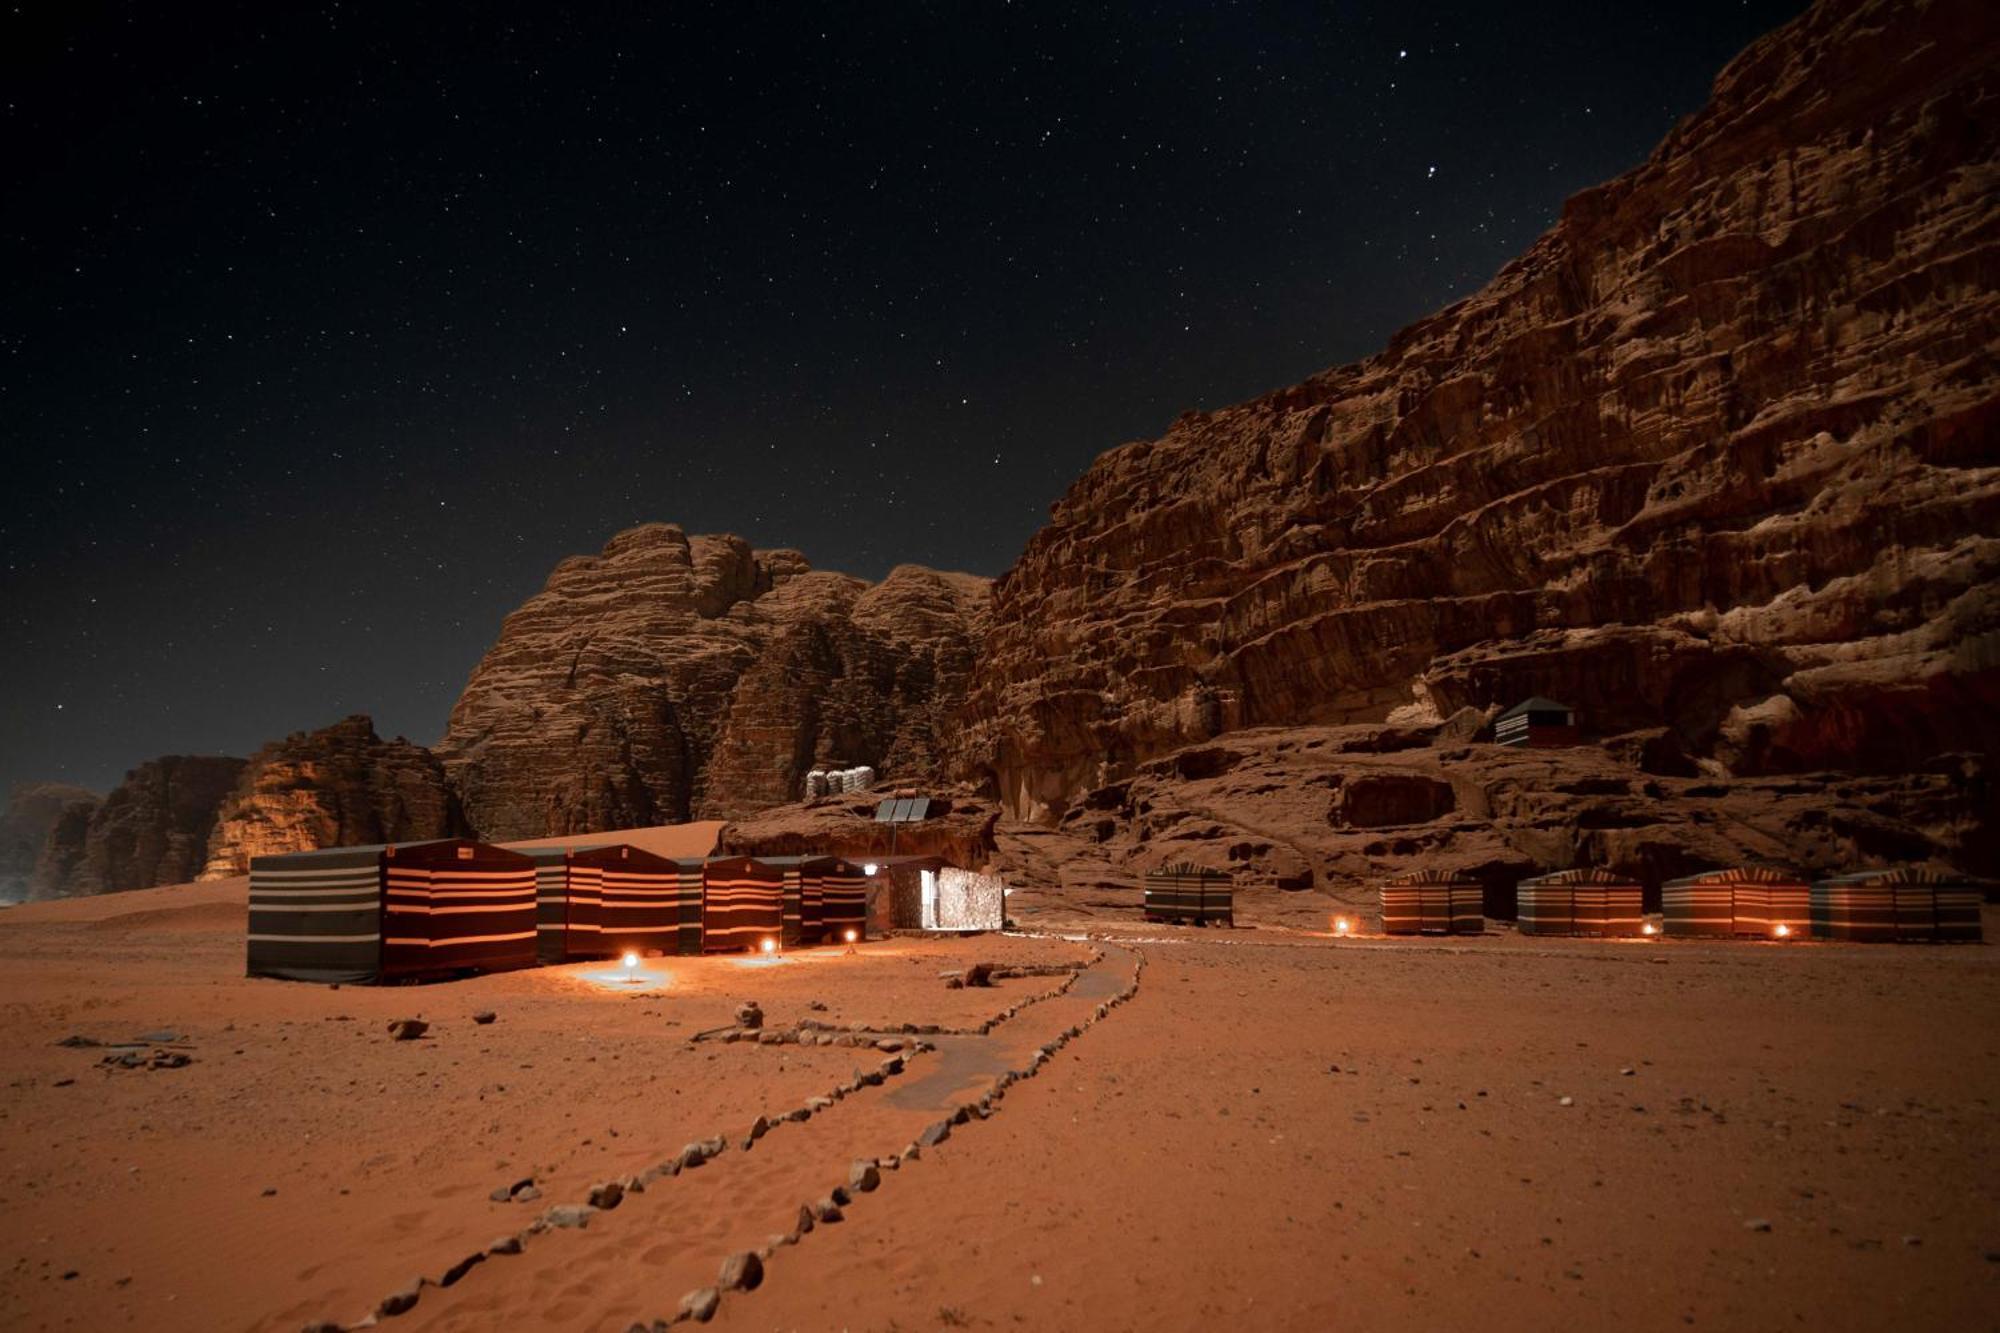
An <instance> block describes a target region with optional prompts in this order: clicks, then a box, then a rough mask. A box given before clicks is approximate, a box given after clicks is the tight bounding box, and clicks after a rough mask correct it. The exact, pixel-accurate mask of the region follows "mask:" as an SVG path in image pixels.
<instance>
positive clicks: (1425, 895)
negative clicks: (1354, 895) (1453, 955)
mask: <svg viewBox="0 0 2000 1333" xmlns="http://www.w3.org/2000/svg"><path fill="white" fill-rule="evenodd" d="M1485 929H1486V908H1485V890H1484V888H1483V887H1482V886H1481V885H1480V883H1479V881H1478V880H1476V879H1469V878H1467V877H1466V876H1464V875H1455V874H1452V873H1450V872H1448V871H1440V870H1412V871H1410V872H1409V873H1408V874H1403V875H1397V876H1396V877H1395V878H1393V879H1388V880H1384V881H1383V883H1382V930H1383V932H1384V933H1386V934H1390V935H1417V934H1427V935H1477V934H1480V933H1481V932H1483V931H1484V930H1485Z"/></svg>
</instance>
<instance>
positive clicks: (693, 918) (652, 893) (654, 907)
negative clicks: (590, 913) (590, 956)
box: [569, 845, 701, 958]
mask: <svg viewBox="0 0 2000 1333" xmlns="http://www.w3.org/2000/svg"><path fill="white" fill-rule="evenodd" d="M569 873H570V882H571V884H572V886H575V885H578V884H581V885H582V886H583V887H584V888H585V890H586V892H588V891H589V890H591V889H593V888H594V889H595V891H596V894H597V897H598V904H597V930H596V934H597V937H598V938H597V941H596V944H595V946H594V947H595V948H596V950H597V956H598V957H601V958H616V957H618V956H620V955H622V954H625V953H640V954H644V953H652V952H657V953H700V952H701V929H700V927H701V882H700V880H699V879H698V878H696V877H695V876H692V875H688V874H686V873H684V871H683V869H682V867H681V865H680V863H679V862H676V861H671V860H669V859H667V858H666V857H664V856H655V855H653V854H652V853H651V852H648V851H642V850H640V849H639V848H637V847H628V846H623V845H620V846H615V847H590V848H585V849H583V850H581V851H576V852H572V853H570V857H569ZM690 924H693V926H694V927H695V929H694V930H693V932H691V933H692V936H693V938H692V940H690V939H689V938H688V936H689V934H690V932H689V930H688V926H689V925H690ZM690 945H691V946H692V947H690Z"/></svg>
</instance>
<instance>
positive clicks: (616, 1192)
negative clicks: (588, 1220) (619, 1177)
mask: <svg viewBox="0 0 2000 1333" xmlns="http://www.w3.org/2000/svg"><path fill="white" fill-rule="evenodd" d="M585 1198H586V1200H587V1201H588V1202H589V1204H590V1206H591V1207H592V1208H596V1209H599V1210H600V1211H603V1212H609V1211H610V1210H611V1209H613V1208H616V1207H617V1206H618V1205H619V1204H621V1203H623V1202H624V1201H625V1187H624V1186H623V1185H621V1184H619V1183H618V1182H617V1181H615V1180H607V1181H605V1182H603V1183H602V1184H599V1185H592V1186H591V1187H590V1193H589V1194H588V1195H586V1196H585Z"/></svg>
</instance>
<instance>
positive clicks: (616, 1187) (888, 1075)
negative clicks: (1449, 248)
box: [307, 944, 1144, 1333]
mask: <svg viewBox="0 0 2000 1333" xmlns="http://www.w3.org/2000/svg"><path fill="white" fill-rule="evenodd" d="M1143 966H1144V956H1143V955H1142V954H1141V953H1140V952H1138V951H1137V950H1136V949H1133V948H1129V947H1126V946H1123V945H1116V944H1112V945H1105V946H1103V947H1102V948H1101V949H1100V950H1099V951H1098V952H1097V954H1096V957H1095V958H1094V959H1093V960H1092V961H1091V962H1089V963H1088V964H1086V965H1084V966H1083V967H1082V968H1081V969H1079V970H1078V971H1077V972H1075V974H1074V975H1073V977H1072V978H1071V979H1070V980H1069V981H1068V982H1067V983H1066V984H1065V985H1064V986H1063V987H1062V988H1061V989H1060V990H1058V991H1057V992H1055V993H1053V994H1050V995H1048V996H1046V997H1031V998H1029V999H1026V1000H1023V1001H1020V1002H1017V1003H1015V1004H1013V1005H1010V1006H1008V1007H1007V1008H1006V1009H1005V1010H1003V1011H1002V1013H1000V1014H998V1015H996V1016H995V1018H994V1019H993V1020H991V1021H989V1022H988V1023H986V1024H984V1025H982V1026H983V1027H984V1028H985V1031H984V1033H983V1034H982V1033H979V1032H977V1031H973V1032H964V1033H944V1032H941V1033H935V1034H904V1033H890V1032H886V1031H885V1032H881V1033H879V1034H878V1033H874V1032H868V1033H858V1034H856V1033H842V1034H840V1036H841V1039H843V1040H852V1041H871V1042H872V1040H873V1039H874V1038H875V1037H876V1036H877V1035H881V1036H884V1037H889V1038H891V1039H892V1040H900V1041H901V1042H903V1043H905V1046H906V1049H904V1050H901V1051H895V1052H890V1053H886V1054H885V1053H884V1052H882V1051H880V1050H877V1049H874V1048H873V1047H872V1045H863V1046H856V1047H854V1053H855V1055H856V1057H857V1060H859V1061H860V1063H859V1064H858V1065H857V1067H856V1069H855V1072H854V1074H853V1076H852V1077H850V1078H849V1079H847V1080H844V1081H843V1082H842V1083H840V1084H839V1085H838V1086H836V1087H835V1088H832V1089H829V1090H828V1091H827V1093H826V1094H825V1095H824V1097H822V1098H815V1099H812V1101H811V1102H809V1103H808V1105H807V1106H804V1107H800V1108H795V1109H794V1110H792V1111H791V1112H790V1115H791V1117H792V1118H786V1115H785V1113H767V1114H766V1115H765V1116H763V1117H759V1118H758V1121H757V1122H756V1123H755V1124H753V1125H751V1126H743V1127H739V1128H735V1129H732V1130H731V1131H730V1132H729V1133H727V1134H724V1135H719V1136H717V1137H714V1138H711V1139H710V1140H707V1141H705V1142H703V1143H697V1144H690V1145H687V1146H686V1148H681V1147H679V1146H678V1145H664V1144H663V1145H661V1146H660V1147H661V1161H660V1163H659V1164H658V1165H657V1166H655V1167H653V1168H650V1169H649V1170H648V1171H647V1172H645V1173H643V1174H642V1175H641V1176H639V1177H636V1178H626V1179H624V1180H623V1181H620V1182H607V1185H608V1186H611V1188H609V1189H607V1190H605V1191H603V1192H602V1193H599V1192H596V1191H593V1195H594V1197H596V1198H597V1201H598V1202H599V1203H600V1204H602V1203H606V1202H608V1203H609V1204H610V1206H609V1207H603V1208H595V1209H593V1208H591V1207H590V1206H588V1205H587V1204H585V1203H584V1201H581V1200H578V1201H571V1202H568V1203H563V1204H559V1205H557V1206H556V1207H553V1208H550V1209H549V1210H547V1211H546V1212H544V1213H543V1214H542V1215H541V1216H540V1218H538V1219H537V1221H536V1223H534V1224H533V1225H531V1226H530V1227H529V1228H528V1229H527V1230H526V1231H523V1232H519V1233H510V1234H508V1235H506V1236H501V1237H496V1238H494V1240H493V1241H492V1242H491V1243H489V1244H487V1245H485V1246H479V1247H477V1248H473V1249H470V1250H469V1252H468V1254H467V1256H466V1258H465V1259H464V1260H463V1261H461V1263H460V1264H458V1265H454V1266H453V1268H452V1269H449V1270H447V1271H446V1272H444V1273H438V1274H429V1275H426V1277H425V1278H423V1279H417V1280H413V1281H412V1282H411V1283H410V1284H408V1285H407V1286H405V1287H403V1288H401V1289H399V1290H398V1291H397V1292H394V1293H384V1296H385V1298H386V1299H385V1302H384V1303H383V1305H382V1306H380V1307H379V1308H378V1309H377V1311H375V1312H374V1313H373V1314H372V1315H371V1314H369V1313H368V1312H354V1313H353V1314H350V1315H349V1316H348V1318H349V1319H350V1320H351V1321H352V1322H349V1323H346V1324H342V1323H339V1322H328V1323H325V1324H322V1325H319V1326H317V1327H319V1328H321V1329H325V1330H333V1329H342V1328H354V1327H370V1326H373V1324H375V1323H380V1324H382V1325H384V1326H395V1327H400V1328H408V1329H411V1330H416V1329H454V1330H457V1329H462V1330H473V1329H488V1328H493V1327H497V1326H500V1325H502V1324H505V1325H507V1326H509V1327H524V1326H525V1327H536V1326H540V1327H546V1328H560V1329H587V1330H610V1331H611V1333H627V1331H628V1330H630V1329H633V1328H638V1329H645V1330H650V1329H652V1328H655V1327H665V1326H666V1325H667V1324H669V1323H674V1322H679V1321H683V1320H691V1319H702V1318H706V1317H708V1315H710V1314H712V1313H713V1311H714V1309H715V1308H716V1303H717V1301H718V1300H726V1299H728V1293H727V1292H726V1291H717V1290H716V1289H717V1288H718V1287H719V1286H721V1285H723V1282H724V1281H728V1280H737V1279H739V1278H741V1277H742V1276H743V1274H744V1273H745V1271H746V1270H748V1272H749V1273H750V1274H752V1275H753V1276H752V1277H751V1278H750V1279H749V1280H748V1281H747V1282H746V1285H755V1284H756V1282H758V1281H770V1282H782V1281H784V1269H785V1262H784V1261H785V1254H786V1251H787V1250H788V1249H790V1247H792V1246H794V1245H810V1244H812V1243H813V1232H814V1231H815V1230H817V1229H818V1228H821V1227H826V1226H837V1225H839V1224H840V1223H841V1222H842V1221H844V1220H845V1215H846V1213H847V1212H848V1211H850V1210H853V1209H856V1208H862V1209H867V1208H875V1207H883V1206H888V1205H890V1204H893V1200H894V1194H895V1185H896V1179H897V1176H898V1174H899V1173H900V1172H902V1171H909V1170H921V1169H922V1152H923V1147H924V1146H925V1145H934V1144H936V1143H939V1142H943V1141H944V1140H946V1139H948V1138H952V1137H954V1136H958V1135H963V1134H966V1133H970V1132H975V1131H976V1124H975V1122H977V1121H979V1120H982V1119H985V1118H986V1117H988V1116H990V1115H993V1114H995V1113H997V1111H998V1110H999V1107H1000V1105H1001V1102H1002V1101H1003V1099H1004V1098H1005V1095H1006V1092H1007V1089H1008V1088H1009V1087H1010V1086H1012V1084H1014V1083H1015V1082H1017V1081H1019V1080H1020V1079H1023V1078H1028V1077H1032V1076H1033V1075H1034V1074H1035V1073H1036V1072H1038V1071H1039V1070H1040V1068H1041V1067H1042V1066H1043V1065H1044V1064H1045V1063H1046V1062H1047V1061H1048V1059H1049V1058H1050V1057H1051V1056H1052V1055H1053V1054H1054V1053H1055V1052H1056V1051H1057V1050H1060V1049H1062V1048H1063V1047H1064V1046H1066V1045H1067V1044H1068V1043H1069V1042H1071V1041H1073V1040H1075V1039H1076V1038H1077V1037H1078V1036H1080V1035H1081V1034H1082V1033H1083V1032H1084V1031H1085V1030H1086V1029H1088V1028H1089V1027H1091V1026H1092V1025H1094V1024H1095V1023H1097V1022H1098V1021H1100V1020H1101V1019H1103V1018H1105V1017H1107V1016H1108V1015H1109V1014H1110V1013H1111V1011H1112V1009H1113V1008H1114V1007H1116V1006H1117V1005H1118V1004H1120V1003H1122V1002H1123V1001H1124V1000H1126V999H1128V998H1130V997H1131V996H1132V994H1134V993H1135V991H1136V990H1137V987H1138V983H1139V976H1140V972H1141V970H1142V968H1143ZM996 993H997V994H1004V991H1001V992H996ZM792 1035H794V1036H795V1035H796V1034H792ZM757 1049H758V1050H759V1051H760V1052H762V1051H767V1050H768V1051H773V1052H782V1051H785V1050H787V1049H790V1047H789V1046H788V1045H787V1044H785V1043H782V1042H773V1043H771V1044H768V1045H763V1046H759V1047H758V1048H757ZM690 1163H691V1164H690ZM579 1205H582V1206H579ZM745 1255H754V1256H756V1262H746V1261H745V1260H744V1259H743V1258H742V1256H745ZM726 1267H727V1268H732V1269H733V1270H734V1271H733V1272H731V1273H730V1274H728V1275H727V1276H726V1277H725V1275H724V1269H725V1268H726ZM764 1269H768V1272H762V1271H761V1270H764ZM446 1279H450V1281H449V1283H448V1284H447V1283H446ZM719 1279H720V1280H719ZM307 1327H308V1328H313V1327H315V1326H313V1325H308V1326H307Z"/></svg>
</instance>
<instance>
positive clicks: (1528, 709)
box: [1493, 694, 1576, 722]
mask: <svg viewBox="0 0 2000 1333" xmlns="http://www.w3.org/2000/svg"><path fill="white" fill-rule="evenodd" d="M1575 711H1576V710H1575V709H1574V708H1571V707H1570V706H1569V705H1568V704H1559V703H1557V702H1556V701H1555V700H1554V699H1548V698H1544V697H1543V696H1541V695H1539V694H1531V695H1529V696H1528V697H1527V698H1525V699H1523V700H1521V702H1519V703H1517V704H1515V705H1514V706H1513V707H1512V708H1510V709H1508V710H1507V711H1506V712H1504V713H1502V714H1500V716H1499V717H1496V718H1494V719H1493V720H1494V721H1495V722H1500V721H1503V720H1505V719H1507V718H1510V717H1515V716H1518V715H1519V714H1521V713H1574V712H1575Z"/></svg>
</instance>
